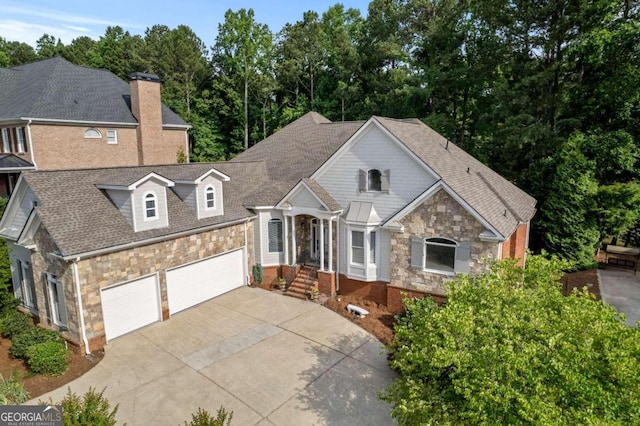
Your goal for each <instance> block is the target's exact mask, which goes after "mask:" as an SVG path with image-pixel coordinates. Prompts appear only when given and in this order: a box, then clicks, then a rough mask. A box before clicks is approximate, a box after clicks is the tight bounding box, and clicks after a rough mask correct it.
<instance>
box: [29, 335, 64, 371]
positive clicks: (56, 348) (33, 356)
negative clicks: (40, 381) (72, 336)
mask: <svg viewBox="0 0 640 426" xmlns="http://www.w3.org/2000/svg"><path fill="white" fill-rule="evenodd" d="M27 363H28V364H29V369H30V370H31V371H32V372H34V373H37V374H45V375H48V376H58V375H60V374H62V373H64V372H65V371H66V370H67V368H69V350H68V349H67V348H66V347H65V345H64V343H60V342H54V341H48V342H43V343H36V344H35V345H33V346H30V347H29V349H27Z"/></svg>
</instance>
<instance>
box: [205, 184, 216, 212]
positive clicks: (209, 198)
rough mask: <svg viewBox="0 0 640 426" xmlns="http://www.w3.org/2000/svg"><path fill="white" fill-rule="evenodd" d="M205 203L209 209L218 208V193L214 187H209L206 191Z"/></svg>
mask: <svg viewBox="0 0 640 426" xmlns="http://www.w3.org/2000/svg"><path fill="white" fill-rule="evenodd" d="M205 201H206V206H207V209H213V208H215V206H216V192H215V190H214V189H213V187H212V186H208V187H207V189H206V190H205Z"/></svg>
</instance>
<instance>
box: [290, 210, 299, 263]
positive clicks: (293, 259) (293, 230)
mask: <svg viewBox="0 0 640 426" xmlns="http://www.w3.org/2000/svg"><path fill="white" fill-rule="evenodd" d="M291 248H293V253H292V254H291V263H292V264H294V265H295V264H296V263H298V256H297V253H298V249H297V248H296V217H295V216H293V217H292V218H291Z"/></svg>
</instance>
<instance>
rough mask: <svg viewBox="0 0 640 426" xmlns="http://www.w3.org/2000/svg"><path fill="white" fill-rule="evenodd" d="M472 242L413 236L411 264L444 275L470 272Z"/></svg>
mask: <svg viewBox="0 0 640 426" xmlns="http://www.w3.org/2000/svg"><path fill="white" fill-rule="evenodd" d="M470 258H471V243H470V242H469V241H464V242H456V241H454V240H451V239H449V238H442V237H432V238H412V240H411V266H412V267H413V268H419V269H422V270H423V271H425V272H432V273H436V274H443V275H455V274H456V273H468V272H469V269H470V268H469V260H470Z"/></svg>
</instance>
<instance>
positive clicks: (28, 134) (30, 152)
mask: <svg viewBox="0 0 640 426" xmlns="http://www.w3.org/2000/svg"><path fill="white" fill-rule="evenodd" d="M32 121H33V120H31V119H29V121H27V139H28V140H29V154H31V163H32V164H33V165H34V167H35V168H36V169H38V165H37V164H36V159H35V157H34V155H33V139H32V138H31V122H32Z"/></svg>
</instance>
